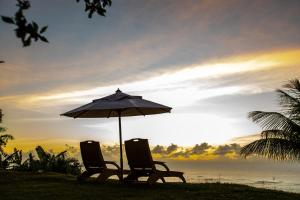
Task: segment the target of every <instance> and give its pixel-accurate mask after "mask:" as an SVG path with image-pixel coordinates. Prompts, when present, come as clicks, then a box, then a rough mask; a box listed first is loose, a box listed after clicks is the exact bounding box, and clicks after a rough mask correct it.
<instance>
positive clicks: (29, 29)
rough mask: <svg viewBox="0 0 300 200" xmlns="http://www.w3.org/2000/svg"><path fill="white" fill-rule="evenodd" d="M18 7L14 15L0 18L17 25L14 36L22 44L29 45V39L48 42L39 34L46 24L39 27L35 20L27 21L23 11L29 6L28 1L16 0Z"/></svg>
mask: <svg viewBox="0 0 300 200" xmlns="http://www.w3.org/2000/svg"><path fill="white" fill-rule="evenodd" d="M17 2H18V4H17V5H16V6H17V7H19V9H18V11H17V12H16V13H15V16H14V17H6V16H2V20H3V21H4V22H6V23H8V24H14V25H16V26H17V28H16V29H15V33H16V37H17V38H20V39H21V41H22V43H23V46H24V47H26V46H29V45H30V44H31V41H32V40H34V41H37V40H41V41H43V42H48V40H47V38H45V37H44V36H42V35H41V34H42V33H44V32H45V31H46V30H47V28H48V27H47V26H44V27H42V28H39V25H38V24H37V23H36V22H34V21H33V22H31V23H28V22H27V19H26V17H25V16H24V14H23V11H25V10H28V9H29V8H30V2H29V1H28V0H17Z"/></svg>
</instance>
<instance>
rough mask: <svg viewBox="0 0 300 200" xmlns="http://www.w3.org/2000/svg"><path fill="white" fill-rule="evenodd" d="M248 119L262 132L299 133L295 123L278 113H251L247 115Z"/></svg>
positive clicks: (299, 129)
mask: <svg viewBox="0 0 300 200" xmlns="http://www.w3.org/2000/svg"><path fill="white" fill-rule="evenodd" d="M248 117H249V118H251V119H252V121H253V122H255V123H258V124H259V125H260V126H261V127H262V128H263V129H264V130H282V131H284V132H286V133H291V134H294V133H299V132H300V126H299V125H298V124H297V123H295V122H294V121H293V120H291V119H289V118H288V117H286V116H284V115H283V114H281V113H278V112H263V111H253V112H250V113H249V114H248Z"/></svg>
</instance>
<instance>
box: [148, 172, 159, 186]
mask: <svg viewBox="0 0 300 200" xmlns="http://www.w3.org/2000/svg"><path fill="white" fill-rule="evenodd" d="M161 178H162V177H160V176H158V175H157V174H155V173H153V174H151V175H150V176H149V178H148V179H147V183H148V184H150V185H151V184H153V183H155V182H156V181H158V180H159V179H161Z"/></svg>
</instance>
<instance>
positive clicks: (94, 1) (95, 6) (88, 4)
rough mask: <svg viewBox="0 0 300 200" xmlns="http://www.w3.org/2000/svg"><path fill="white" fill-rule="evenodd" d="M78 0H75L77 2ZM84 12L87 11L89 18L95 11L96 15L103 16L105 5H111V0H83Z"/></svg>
mask: <svg viewBox="0 0 300 200" xmlns="http://www.w3.org/2000/svg"><path fill="white" fill-rule="evenodd" d="M79 1H80V0H76V2H79ZM84 3H85V12H88V13H89V14H88V16H89V18H92V16H93V14H94V13H95V12H96V13H98V15H101V16H105V13H106V7H108V6H111V3H112V2H111V0H84Z"/></svg>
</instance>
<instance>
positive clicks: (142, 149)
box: [125, 138, 186, 184]
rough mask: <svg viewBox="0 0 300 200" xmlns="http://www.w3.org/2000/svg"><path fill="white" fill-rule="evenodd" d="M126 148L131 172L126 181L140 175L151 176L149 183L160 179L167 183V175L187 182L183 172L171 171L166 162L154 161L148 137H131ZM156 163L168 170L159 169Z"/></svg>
mask: <svg viewBox="0 0 300 200" xmlns="http://www.w3.org/2000/svg"><path fill="white" fill-rule="evenodd" d="M125 150H126V155H127V160H128V164H129V167H130V173H129V175H128V176H127V177H126V178H125V181H128V182H134V181H138V178H139V177H143V176H146V177H149V178H148V179H147V183H149V184H153V183H155V182H156V181H158V180H159V179H161V180H162V182H163V183H165V182H166V181H165V179H164V178H165V177H178V178H180V179H181V180H182V181H183V182H184V183H186V181H185V178H184V176H183V172H177V171H170V169H169V168H168V166H167V165H166V164H165V163H164V162H160V161H153V159H152V155H151V151H150V147H149V143H148V140H147V139H140V138H136V139H131V140H127V141H125ZM155 165H161V166H163V167H164V168H165V169H166V170H164V171H162V170H158V169H157V168H156V167H155Z"/></svg>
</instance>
